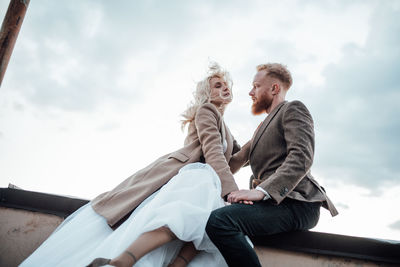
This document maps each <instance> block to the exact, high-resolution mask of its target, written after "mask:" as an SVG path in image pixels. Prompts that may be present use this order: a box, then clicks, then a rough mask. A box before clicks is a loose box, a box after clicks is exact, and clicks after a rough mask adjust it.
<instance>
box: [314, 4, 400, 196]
mask: <svg viewBox="0 0 400 267" xmlns="http://www.w3.org/2000/svg"><path fill="white" fill-rule="evenodd" d="M399 16H400V10H395V9H392V8H390V6H387V5H381V6H380V7H379V8H377V9H376V10H375V11H374V14H372V16H371V21H370V25H371V29H370V33H369V35H368V39H367V41H366V43H365V45H364V46H362V47H358V46H356V45H352V44H349V45H347V46H346V47H344V48H343V58H342V60H341V61H340V62H339V63H337V64H331V65H330V66H328V67H327V68H326V69H325V71H324V76H325V78H326V83H325V86H324V88H320V92H321V93H320V94H319V95H320V97H315V98H313V100H312V101H311V102H313V103H312V107H313V108H314V114H315V118H316V128H317V131H318V134H319V135H318V136H319V139H318V140H317V141H318V152H319V157H320V158H319V160H320V164H319V168H320V172H323V173H324V174H325V175H326V176H327V177H329V178H330V179H333V180H335V179H339V180H344V181H351V182H353V183H356V184H359V185H362V186H365V187H367V188H371V189H374V190H378V188H377V186H380V185H383V184H384V183H385V182H389V183H399V182H400V180H399V177H400V166H399V164H398V156H397V154H398V148H399V147H400V141H399V139H398V136H399V135H400V117H399V116H398V114H399V112H400V107H399V103H398V101H399V100H400V84H399V76H398V70H399V69H400V49H399V43H400V22H399V20H398V19H397V18H398V17H399Z"/></svg>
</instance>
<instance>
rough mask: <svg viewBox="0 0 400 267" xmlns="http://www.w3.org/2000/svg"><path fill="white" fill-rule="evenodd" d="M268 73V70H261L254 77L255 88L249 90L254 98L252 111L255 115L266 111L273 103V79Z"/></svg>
mask: <svg viewBox="0 0 400 267" xmlns="http://www.w3.org/2000/svg"><path fill="white" fill-rule="evenodd" d="M266 74H267V71H266V70H260V71H259V72H257V74H256V75H255V76H254V79H253V88H252V89H251V91H250V92H249V95H250V96H251V99H252V100H253V105H252V106H251V112H252V113H253V114H254V115H259V114H262V113H264V112H266V111H267V110H268V109H269V108H270V107H271V104H272V100H273V95H272V86H273V81H272V79H271V78H270V77H268V76H267V75H266Z"/></svg>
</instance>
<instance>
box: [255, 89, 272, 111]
mask: <svg viewBox="0 0 400 267" xmlns="http://www.w3.org/2000/svg"><path fill="white" fill-rule="evenodd" d="M271 104H272V98H269V97H268V95H267V94H266V93H264V94H262V95H260V97H259V98H258V99H256V100H255V101H254V102H253V105H252V106H251V113H253V115H260V114H263V113H265V112H266V111H267V109H268V108H269V107H270V106H271Z"/></svg>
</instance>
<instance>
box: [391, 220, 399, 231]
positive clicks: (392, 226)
mask: <svg viewBox="0 0 400 267" xmlns="http://www.w3.org/2000/svg"><path fill="white" fill-rule="evenodd" d="M389 228H391V229H394V230H400V220H398V221H395V222H394V223H392V224H390V225H389Z"/></svg>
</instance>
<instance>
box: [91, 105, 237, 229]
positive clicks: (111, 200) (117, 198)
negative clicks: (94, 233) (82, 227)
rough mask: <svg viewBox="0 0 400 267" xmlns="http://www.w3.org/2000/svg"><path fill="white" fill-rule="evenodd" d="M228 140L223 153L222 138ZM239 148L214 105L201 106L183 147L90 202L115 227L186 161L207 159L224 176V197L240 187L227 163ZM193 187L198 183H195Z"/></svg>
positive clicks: (222, 183)
mask: <svg viewBox="0 0 400 267" xmlns="http://www.w3.org/2000/svg"><path fill="white" fill-rule="evenodd" d="M222 139H226V142H227V149H226V152H225V153H223V145H222V142H221V140H222ZM239 149H240V147H239V146H238V145H237V143H236V141H235V140H234V138H233V137H232V135H231V133H230V131H229V129H228V127H226V125H225V123H224V121H223V118H222V116H221V114H220V112H219V111H218V110H217V109H216V107H215V106H214V105H213V104H204V105H202V106H201V107H200V108H199V110H198V111H197V113H196V116H195V119H194V121H193V122H192V123H190V125H189V129H188V135H187V137H186V139H185V143H184V147H183V148H181V149H179V150H177V151H175V152H172V153H169V154H167V155H164V156H162V157H160V158H159V159H157V160H156V161H154V162H153V163H151V164H150V165H149V166H147V167H145V168H144V169H141V170H139V171H138V172H136V173H135V174H133V175H132V176H130V177H128V178H127V179H125V180H124V181H123V182H122V183H120V184H119V185H118V186H117V187H115V188H114V189H113V190H111V191H109V192H105V193H103V194H101V195H99V196H98V197H96V198H95V199H93V200H92V201H91V204H92V207H93V209H94V210H95V211H96V212H97V213H98V214H100V215H101V216H103V217H105V218H106V219H107V223H108V224H109V225H110V226H111V227H114V228H115V227H116V226H118V225H119V223H120V222H121V221H123V220H124V219H125V218H126V216H128V215H129V214H130V213H131V212H132V211H133V210H134V209H135V208H136V207H137V206H138V205H139V204H140V203H141V202H142V201H143V200H144V199H146V198H147V197H148V196H150V195H151V194H152V193H154V192H155V191H157V190H158V189H159V188H160V187H162V186H163V185H164V184H166V183H167V182H168V181H169V180H170V179H171V178H172V177H173V176H175V175H176V174H177V173H178V171H179V169H180V168H182V167H183V166H185V165H186V164H189V163H193V162H201V161H205V162H206V163H208V164H210V165H211V166H212V167H213V169H214V170H215V171H216V173H217V174H218V176H219V177H220V179H221V185H222V193H221V197H224V196H225V195H227V194H229V193H230V192H232V191H235V190H238V187H237V185H236V183H235V180H234V178H233V175H232V173H231V171H230V167H229V165H228V162H229V161H230V159H231V156H232V154H233V153H234V152H237V151H238V150H239ZM193 186H196V185H195V184H194V185H193Z"/></svg>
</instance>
